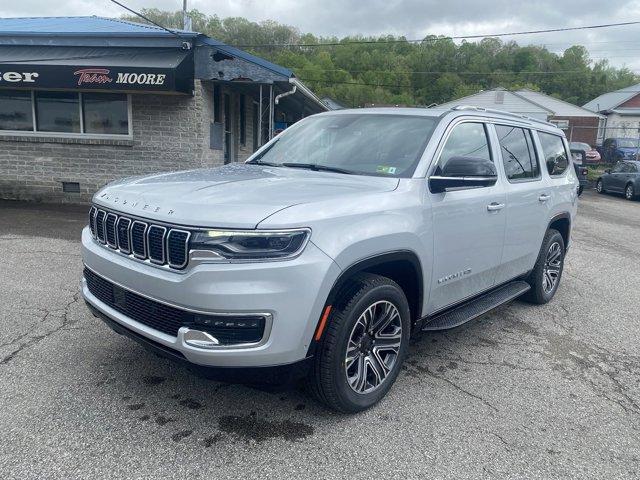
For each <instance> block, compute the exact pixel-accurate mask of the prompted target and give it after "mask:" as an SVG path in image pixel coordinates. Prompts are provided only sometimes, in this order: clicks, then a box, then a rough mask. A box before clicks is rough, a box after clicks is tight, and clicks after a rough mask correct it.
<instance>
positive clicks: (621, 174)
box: [604, 162, 627, 192]
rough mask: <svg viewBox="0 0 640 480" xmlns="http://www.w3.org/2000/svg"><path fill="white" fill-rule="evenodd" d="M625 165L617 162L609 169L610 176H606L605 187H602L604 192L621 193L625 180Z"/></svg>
mask: <svg viewBox="0 0 640 480" xmlns="http://www.w3.org/2000/svg"><path fill="white" fill-rule="evenodd" d="M626 168H627V164H626V163H625V162H618V163H616V164H615V165H614V167H613V168H612V169H611V175H606V176H605V178H606V179H607V183H606V185H604V188H605V190H609V191H612V192H623V191H624V184H625V180H626V179H627V173H626Z"/></svg>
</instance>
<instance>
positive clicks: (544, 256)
mask: <svg viewBox="0 0 640 480" xmlns="http://www.w3.org/2000/svg"><path fill="white" fill-rule="evenodd" d="M564 255H565V245H564V239H563V238H562V235H561V234H560V232H558V231H557V230H554V229H552V228H550V229H549V230H547V233H546V234H545V236H544V239H543V241H542V247H541V248H540V253H539V254H538V259H537V260H536V264H535V266H534V267H533V271H532V272H531V273H530V274H529V277H528V278H527V283H529V285H531V290H529V291H528V292H527V293H526V294H525V295H524V296H523V298H524V299H525V300H527V301H529V302H531V303H536V304H539V305H542V304H545V303H548V302H549V301H550V300H551V299H552V298H553V296H554V295H555V294H556V291H557V290H558V285H559V284H560V279H561V277H562V271H563V269H564Z"/></svg>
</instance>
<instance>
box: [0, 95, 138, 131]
mask: <svg viewBox="0 0 640 480" xmlns="http://www.w3.org/2000/svg"><path fill="white" fill-rule="evenodd" d="M129 104H130V99H129V96H128V95H126V94H123V93H80V92H50V91H33V92H29V91H22V90H0V132H4V133H9V132H14V133H18V132H19V133H21V134H23V133H33V134H38V133H42V134H51V135H68V134H70V135H88V136H105V135H106V136H123V135H131V122H130V108H129Z"/></svg>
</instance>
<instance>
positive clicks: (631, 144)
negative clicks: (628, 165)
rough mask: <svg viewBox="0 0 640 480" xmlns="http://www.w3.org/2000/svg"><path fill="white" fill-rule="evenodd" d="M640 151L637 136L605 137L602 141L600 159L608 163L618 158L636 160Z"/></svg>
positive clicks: (639, 142) (617, 160)
mask: <svg viewBox="0 0 640 480" xmlns="http://www.w3.org/2000/svg"><path fill="white" fill-rule="evenodd" d="M639 151H640V139H637V138H607V139H606V140H605V141H604V142H602V147H601V152H600V153H601V154H602V159H603V160H604V161H605V162H608V163H615V162H619V161H620V160H637V159H638V152H639Z"/></svg>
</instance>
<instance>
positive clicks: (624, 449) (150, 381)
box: [0, 192, 640, 479]
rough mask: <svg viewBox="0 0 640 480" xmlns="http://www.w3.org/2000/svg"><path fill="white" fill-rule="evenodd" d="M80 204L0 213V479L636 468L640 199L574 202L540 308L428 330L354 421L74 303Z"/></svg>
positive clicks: (588, 197) (570, 472)
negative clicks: (127, 331)
mask: <svg viewBox="0 0 640 480" xmlns="http://www.w3.org/2000/svg"><path fill="white" fill-rule="evenodd" d="M85 213H86V208H84V207H48V206H45V207H43V206H35V205H26V204H18V203H10V202H4V203H0V249H1V251H2V263H1V264H0V265H1V266H0V306H1V307H0V478H3V479H9V478H21V479H23V478H65V479H68V478H83V479H88V478H105V477H110V478H170V477H172V478H205V477H207V478H225V479H231V478H243V479H245V478H299V477H303V476H304V477H307V478H346V477H349V478H371V477H373V476H374V475H375V476H376V477H379V478H455V479H462V478H615V479H623V478H630V479H631V478H638V477H640V347H639V345H640V287H639V285H640V202H633V203H632V202H627V201H626V200H624V199H622V198H621V197H613V196H597V195H596V194H595V193H592V192H585V194H584V195H583V196H582V198H581V203H580V209H579V217H578V219H577V222H576V225H575V227H574V231H573V246H572V249H571V251H570V252H569V255H568V258H567V265H566V269H565V272H564V276H563V279H562V284H561V287H560V290H559V291H558V294H557V296H556V298H555V299H554V301H553V302H552V303H550V304H549V305H546V306H544V307H537V306H532V305H528V304H525V303H521V302H515V303H512V304H511V305H508V306H506V307H503V308H500V309H499V310H496V311H494V312H492V313H490V314H487V315H485V316H484V317H482V318H481V319H480V320H479V321H476V322H473V323H471V324H468V325H466V326H463V327H462V328H459V329H457V330H454V331H449V332H445V333H435V334H429V335H425V336H424V337H423V338H422V339H421V340H420V341H419V342H417V343H416V344H415V345H413V349H412V354H411V357H410V358H409V361H408V363H407V365H406V369H405V370H404V372H403V374H402V375H401V376H400V378H399V380H398V382H397V383H396V385H395V387H394V388H393V389H392V391H391V393H390V394H389V395H388V396H387V398H386V399H385V400H384V401H383V402H382V403H381V404H379V405H378V406H376V407H375V408H373V409H371V410H369V411H367V412H365V413H363V414H359V415H355V416H341V415H337V414H334V413H330V412H328V411H326V410H325V409H324V408H323V407H322V406H320V405H318V404H317V403H315V402H314V401H313V400H311V399H310V398H309V397H308V396H307V395H306V394H305V393H304V392H302V391H298V390H288V391H282V392H265V391H260V390H255V389H252V388H248V387H244V386H238V385H226V384H219V383H215V382H211V381H206V380H202V379H200V378H198V377H195V376H193V375H192V374H190V373H189V372H187V371H184V370H183V369H181V368H180V367H177V366H174V365H173V364H172V363H170V362H169V361H166V360H162V359H159V358H157V357H155V356H153V355H151V354H150V353H147V352H146V351H144V350H143V349H142V348H141V347H139V346H138V345H137V344H135V343H133V342H132V341H130V340H128V339H126V338H124V337H121V336H118V335H116V334H114V333H113V332H112V331H111V330H109V329H108V328H107V327H106V326H105V325H104V324H103V323H102V322H100V321H99V320H97V319H95V318H94V317H93V316H92V315H90V314H89V312H88V311H87V309H86V307H85V305H84V303H83V302H82V300H81V298H80V296H79V293H78V284H79V278H80V275H81V271H82V264H81V259H80V253H79V242H78V239H79V235H80V230H81V228H82V226H83V225H84V223H85V216H86V215H85Z"/></svg>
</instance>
